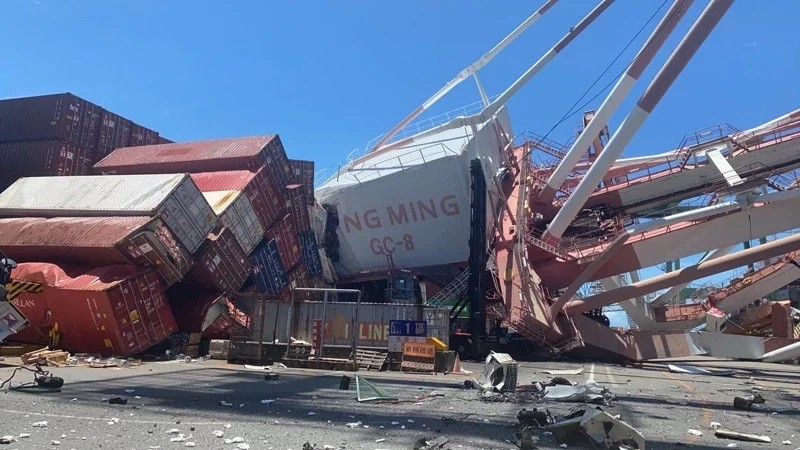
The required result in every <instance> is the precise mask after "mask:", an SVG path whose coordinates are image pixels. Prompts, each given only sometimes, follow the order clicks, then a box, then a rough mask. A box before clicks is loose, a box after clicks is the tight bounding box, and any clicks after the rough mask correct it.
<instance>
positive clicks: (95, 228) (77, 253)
mask: <svg viewBox="0 0 800 450" xmlns="http://www.w3.org/2000/svg"><path fill="white" fill-rule="evenodd" d="M0 250H3V251H4V252H5V253H6V254H8V255H14V256H13V259H14V260H15V261H17V262H45V261H46V262H52V263H64V264H80V265H91V266H106V265H113V264H134V265H136V266H138V267H142V268H152V269H155V270H157V271H158V272H159V275H161V278H162V280H163V281H164V284H165V285H166V286H170V285H172V284H175V283H177V282H178V281H180V280H181V279H182V278H183V275H184V274H186V272H188V271H189V268H190V267H191V256H190V255H189V252H188V251H186V249H185V248H183V246H181V245H180V243H179V242H178V240H177V239H176V238H175V236H174V235H173V234H172V232H171V231H169V229H168V228H167V227H166V226H165V225H164V224H163V222H161V220H159V219H153V218H150V217H59V218H53V219H45V218H19V219H0Z"/></svg>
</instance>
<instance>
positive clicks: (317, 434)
mask: <svg viewBox="0 0 800 450" xmlns="http://www.w3.org/2000/svg"><path fill="white" fill-rule="evenodd" d="M17 361H18V360H16V359H14V358H11V359H7V360H6V361H5V362H4V363H0V379H2V380H5V379H6V378H8V376H10V374H11V371H12V370H13V365H14V363H15V362H17ZM2 364H5V366H3V365H2ZM697 364H699V365H702V366H705V367H720V368H726V367H727V368H734V369H735V370H736V374H735V376H733V377H714V376H707V375H689V374H677V373H670V372H669V371H668V370H666V366H665V365H664V364H660V363H658V364H646V365H644V366H643V367H640V368H631V367H620V366H614V365H605V364H600V363H594V364H593V363H561V362H539V363H528V362H520V363H519V366H520V374H519V385H520V386H527V385H530V384H531V383H532V382H533V381H547V380H549V379H550V378H551V377H552V375H549V374H546V373H544V371H546V370H568V369H576V368H583V372H582V373H581V374H578V375H574V376H573V375H567V376H566V378H568V379H570V380H571V381H574V382H585V381H586V380H588V379H593V380H595V381H597V382H598V383H600V384H601V385H603V386H605V387H607V388H608V389H610V390H611V391H612V392H613V393H614V394H615V395H616V396H617V398H616V399H615V400H613V401H612V402H611V404H610V406H604V407H603V409H604V410H605V411H607V412H609V413H610V414H612V415H616V414H619V415H620V418H621V420H623V421H625V422H627V423H629V424H630V425H632V426H633V427H635V428H636V429H638V430H639V431H640V432H642V434H643V435H644V436H645V439H646V441H647V448H648V449H673V448H675V449H683V448H694V449H709V448H726V447H727V445H728V444H731V443H734V441H728V440H721V439H718V438H716V437H714V432H713V430H712V429H711V428H710V426H711V424H712V423H713V422H718V423H720V424H722V425H723V426H724V427H725V428H728V429H733V430H736V431H741V432H748V433H757V434H765V435H768V436H770V437H771V439H772V443H771V444H758V443H748V442H736V444H737V446H738V447H737V448H787V449H790V450H791V449H795V448H800V370H798V369H800V367H799V366H797V365H775V364H761V363H750V362H731V361H717V360H699V362H698V363H697ZM464 366H465V368H466V369H468V370H472V371H473V372H475V374H476V375H475V376H477V374H478V373H479V372H480V371H481V370H482V365H480V364H476V363H472V364H470V363H465V364H464ZM50 370H51V371H52V372H53V374H54V375H57V376H61V377H63V378H64V380H65V385H64V387H63V389H62V392H60V393H48V394H29V393H21V392H13V391H7V390H5V389H4V390H3V391H2V392H1V393H0V436H1V435H13V436H19V435H20V434H21V433H28V434H30V436H29V437H24V438H19V439H18V440H17V441H16V442H13V443H12V444H9V445H0V449H3V448H8V449H14V448H18V449H40V448H65V449H73V448H74V449H94V448H107V449H108V448H110V449H152V448H161V449H177V448H186V443H187V442H192V443H194V444H195V448H202V449H236V448H239V447H238V446H239V445H240V444H246V445H247V446H249V448H251V449H269V450H272V449H275V450H277V449H293V450H299V449H302V448H303V444H304V443H306V442H308V443H309V444H311V445H314V446H316V448H317V449H323V448H324V446H330V447H333V448H346V449H370V450H372V449H410V448H412V445H413V443H414V442H415V441H417V440H418V439H420V438H428V439H430V438H434V437H441V438H445V439H449V440H450V443H449V444H448V445H447V447H446V448H454V449H479V448H480V449H515V448H517V447H516V445H515V438H514V433H515V431H516V430H517V428H518V426H517V419H516V415H517V412H518V411H519V410H520V409H521V408H523V407H526V408H528V409H530V408H533V407H537V408H540V409H542V408H546V409H548V410H549V411H550V412H551V413H553V414H566V413H569V412H570V411H572V410H574V409H575V408H582V407H586V405H583V404H574V403H556V402H544V403H531V404H527V405H522V404H517V403H509V402H504V403H500V402H485V401H481V400H479V399H478V397H479V393H478V391H476V390H467V389H463V388H459V387H458V386H459V385H462V384H463V382H464V380H465V379H467V378H469V377H468V376H464V375H420V374H403V373H396V372H376V371H370V372H365V371H361V372H359V375H361V376H363V377H365V378H366V379H368V380H369V381H371V382H373V383H375V384H376V385H378V386H379V387H380V388H381V389H384V390H386V391H388V392H390V393H391V394H393V395H395V396H397V397H399V398H401V399H403V400H408V401H404V402H402V403H396V404H376V403H359V402H357V401H356V400H355V383H354V382H353V383H351V387H350V390H349V391H342V390H339V379H340V377H341V375H342V373H341V372H326V371H314V370H300V369H275V371H276V372H278V373H279V374H280V377H279V378H278V379H277V380H275V381H267V380H264V378H263V374H260V373H257V372H251V371H246V370H245V369H244V367H243V366H234V365H228V364H225V363H224V362H221V361H195V362H191V363H185V362H171V363H145V364H143V365H141V366H137V367H131V368H106V369H93V368H87V367H65V368H52V369H50ZM350 375H352V373H350ZM31 378H32V376H31V375H30V374H27V373H20V374H18V375H17V378H15V379H14V382H15V383H16V382H21V381H28V380H29V379H31ZM434 391H435V392H437V393H440V394H444V395H443V396H437V397H429V398H426V399H423V400H422V401H417V400H416V399H415V397H419V396H425V395H428V394H430V393H431V392H434ZM756 391H757V392H758V393H760V394H761V395H763V396H764V398H765V399H766V403H764V404H762V405H756V407H755V408H754V409H753V410H751V411H740V410H736V409H734V408H733V397H734V396H736V395H747V394H752V393H753V392H756ZM116 396H119V397H124V398H127V399H128V402H127V404H126V405H112V404H109V403H108V401H107V399H109V398H111V397H116ZM262 401H267V402H262ZM221 402H225V404H221ZM228 405H230V406H228ZM40 421H47V426H46V427H43V428H40V427H34V426H33V424H34V423H35V422H40ZM359 422H360V424H358V423H359ZM348 424H351V425H350V426H348ZM354 424H358V425H354ZM172 429H177V430H178V432H179V433H182V434H183V435H184V437H185V439H186V440H185V441H180V442H171V439H172V438H175V437H177V436H178V435H177V434H168V431H169V430H172ZM689 429H695V430H698V431H700V432H702V436H696V435H693V434H689V433H688V430H689ZM214 431H221V432H223V433H224V436H223V437H216V436H215V435H214ZM537 434H538V436H539V442H538V444H537V447H538V448H559V447H558V444H557V443H555V441H554V440H553V437H552V436H550V435H547V434H546V433H545V430H537ZM237 437H238V438H241V440H242V442H232V443H226V442H225V439H234V438H237ZM785 440H788V441H791V442H792V444H791V445H783V444H782V441H785ZM53 441H59V442H60V445H58V446H54V445H53V444H52V442H53ZM159 446H160V447H159ZM243 447H246V446H243ZM571 448H576V447H571Z"/></svg>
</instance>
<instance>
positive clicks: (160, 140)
mask: <svg viewBox="0 0 800 450" xmlns="http://www.w3.org/2000/svg"><path fill="white" fill-rule="evenodd" d="M174 142H175V141H173V140H170V139H167V138H165V137H164V136H160V135H159V136H158V142H156V144H172V143H174Z"/></svg>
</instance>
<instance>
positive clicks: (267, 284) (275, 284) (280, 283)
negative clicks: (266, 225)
mask: <svg viewBox="0 0 800 450" xmlns="http://www.w3.org/2000/svg"><path fill="white" fill-rule="evenodd" d="M250 261H251V262H252V263H253V281H254V282H255V286H256V290H257V291H258V292H263V293H267V294H277V293H278V292H280V291H281V290H282V289H283V287H284V286H286V283H287V282H288V276H287V274H286V269H285V268H284V266H283V262H282V261H281V255H280V252H279V250H278V241H277V240H275V239H270V240H269V241H266V242H264V243H262V244H261V245H260V246H258V247H257V248H256V250H255V251H254V252H253V253H251V254H250Z"/></svg>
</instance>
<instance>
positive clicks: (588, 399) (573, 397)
mask: <svg viewBox="0 0 800 450" xmlns="http://www.w3.org/2000/svg"><path fill="white" fill-rule="evenodd" d="M544 398H545V399H547V400H554V401H557V402H584V403H597V404H605V405H608V402H609V401H610V400H613V399H614V394H612V393H611V391H609V390H608V389H605V388H604V387H602V386H600V385H599V384H597V382H596V381H594V380H589V381H587V382H586V383H584V384H579V385H577V386H561V385H556V386H548V387H547V388H545V390H544Z"/></svg>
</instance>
